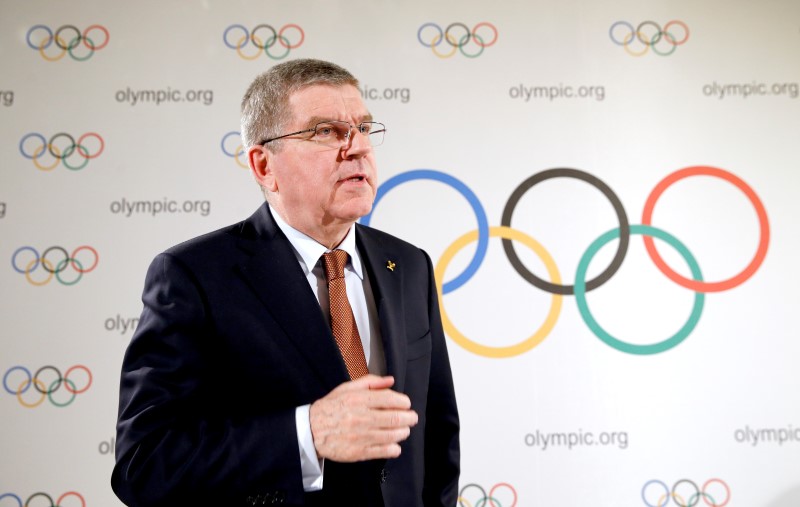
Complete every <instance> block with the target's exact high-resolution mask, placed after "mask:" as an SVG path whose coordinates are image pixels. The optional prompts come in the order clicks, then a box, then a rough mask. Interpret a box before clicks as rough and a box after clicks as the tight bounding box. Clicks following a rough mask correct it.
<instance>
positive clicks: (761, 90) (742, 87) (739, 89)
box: [703, 81, 800, 100]
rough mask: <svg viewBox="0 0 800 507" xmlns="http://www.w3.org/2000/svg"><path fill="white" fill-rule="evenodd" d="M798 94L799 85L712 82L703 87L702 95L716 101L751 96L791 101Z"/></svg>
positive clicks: (799, 90)
mask: <svg viewBox="0 0 800 507" xmlns="http://www.w3.org/2000/svg"><path fill="white" fill-rule="evenodd" d="M798 92H800V84H798V83H773V84H771V85H768V84H766V83H757V82H755V81H753V82H752V83H743V84H719V83H717V82H716V81H714V82H713V83H711V84H707V85H704V86H703V95H705V96H706V97H717V98H718V99H720V100H722V99H727V98H730V97H741V98H743V99H746V98H747V97H751V96H759V97H763V96H767V95H775V96H784V95H785V96H787V97H789V98H791V99H796V98H797V96H798Z"/></svg>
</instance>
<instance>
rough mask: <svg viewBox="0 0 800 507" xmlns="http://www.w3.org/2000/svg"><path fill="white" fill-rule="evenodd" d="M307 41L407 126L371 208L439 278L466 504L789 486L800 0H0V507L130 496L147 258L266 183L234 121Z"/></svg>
mask: <svg viewBox="0 0 800 507" xmlns="http://www.w3.org/2000/svg"><path fill="white" fill-rule="evenodd" d="M262 24H267V25H270V26H271V27H272V28H273V29H274V31H275V32H276V34H275V35H273V32H271V31H270V28H269V27H259V28H257V27H258V26H259V25H262ZM451 25H452V26H451ZM254 29H256V30H255V31H254V32H253V30H254ZM251 33H254V37H253V38H252V39H248V37H249V36H250V34H251ZM254 41H255V42H259V41H261V44H262V45H267V51H266V52H265V51H263V50H259V49H258V48H256V47H254V44H253V42H254ZM237 45H238V46H239V47H238V51H237ZM431 46H432V47H431ZM298 57H316V58H323V59H330V60H332V61H335V62H337V63H339V64H341V65H343V66H345V67H346V68H348V69H349V70H350V71H352V72H353V73H354V74H355V75H356V76H357V77H359V79H360V80H361V82H362V93H363V94H364V96H365V100H366V102H367V104H368V106H369V107H370V109H371V110H372V113H373V115H374V117H375V118H376V119H377V120H378V121H382V122H385V123H386V124H387V126H388V130H389V133H388V135H387V139H386V142H385V143H384V145H383V146H381V147H380V148H378V150H379V151H378V154H377V156H378V161H379V167H380V173H381V180H382V182H383V185H384V186H383V187H382V188H381V193H380V200H379V201H378V202H377V204H376V206H375V207H374V210H373V213H372V215H371V216H370V217H369V218H368V219H367V220H368V221H369V222H370V224H371V225H373V226H375V227H378V228H380V229H383V230H386V231H388V232H390V233H393V234H395V235H397V236H400V237H402V238H404V239H408V240H410V241H412V242H415V243H417V244H419V245H420V246H422V247H424V248H425V249H426V250H427V251H428V252H429V253H430V254H431V256H432V258H433V261H434V263H435V264H437V270H438V271H437V272H438V273H439V275H440V280H439V281H440V282H441V283H443V284H444V287H443V290H442V293H443V294H442V299H441V302H442V308H443V309H444V310H445V312H446V314H447V316H448V318H449V324H448V326H447V334H448V337H449V340H448V346H449V350H450V354H451V361H452V363H453V370H454V375H455V381H456V387H457V393H458V399H459V406H460V411H461V418H462V424H463V433H462V456H463V459H462V465H463V473H462V481H461V486H462V494H461V500H460V504H461V505H462V506H463V507H466V506H469V507H486V506H489V505H493V506H497V507H499V506H502V507H509V506H514V505H517V506H520V507H535V506H544V505H569V506H572V505H576V506H577V505H602V506H626V507H627V506H643V505H651V506H655V505H659V506H663V505H692V506H694V505H717V506H719V505H729V506H747V507H751V506H764V507H779V506H780V507H784V506H796V505H800V473H798V470H800V403H798V395H797V393H798V391H799V390H800V373H799V372H798V368H797V366H796V362H797V360H796V358H797V357H798V355H800V344H798V338H800V336H798V333H797V331H793V329H795V321H794V319H793V317H792V315H796V313H797V310H796V309H797V307H798V304H800V296H798V295H797V293H796V292H794V290H792V289H791V287H792V286H794V284H795V283H797V282H798V281H799V280H800V271H799V270H798V264H797V261H796V256H797V252H798V250H800V235H799V234H798V219H797V217H798V216H800V203H799V202H798V199H797V198H796V195H795V194H796V191H797V189H798V188H800V176H798V174H800V172H799V171H798V169H800V167H798V162H800V156H799V155H798V149H797V138H798V134H800V114H799V113H800V99H798V84H799V83H800V4H798V2H796V1H793V0H767V1H763V2H757V3H756V2H747V1H743V0H733V1H730V0H729V1H722V0H707V1H704V2H693V1H688V0H670V1H656V0H647V1H644V2H643V1H641V0H636V1H633V0H615V1H614V2H602V3H601V2H579V1H577V0H567V1H562V2H541V1H521V0H516V1H504V2H477V1H461V2H437V3H433V2H423V1H420V0H414V1H406V2H390V1H386V0H379V1H365V0H357V1H350V2H344V1H338V0H337V1H334V0H325V1H323V0H313V1H307V2H290V1H288V0H280V1H279V0H269V1H261V2H256V1H248V0H242V1H239V2H222V1H218V0H217V1H215V0H202V1H187V2H157V1H155V0H149V1H143V2H135V3H122V2H101V1H97V0H95V1H84V2H78V3H75V2H71V3H64V2H56V1H53V0H32V1H27V2H19V1H16V0H0V60H2V61H3V63H4V65H3V68H4V70H3V72H2V74H0V160H2V169H0V259H5V260H4V261H3V262H4V263H5V264H4V265H5V267H4V268H2V269H0V298H1V299H0V308H1V310H0V312H2V321H1V323H0V332H1V333H2V335H1V336H2V338H0V374H2V375H3V387H4V389H3V391H0V414H2V421H3V423H2V430H1V431H0V507H11V506H16V505H25V504H27V505H30V506H31V507H38V506H40V505H41V506H44V505H56V504H58V505H61V506H62V507H73V506H79V505H85V506H113V505H120V504H119V502H118V501H117V500H116V498H115V497H114V495H113V493H112V491H111V488H110V486H109V477H110V472H111V467H112V465H113V446H114V440H113V436H114V424H115V420H116V410H117V388H118V377H119V367H120V363H121V359H122V355H123V353H124V350H125V347H126V345H127V343H128V341H129V340H130V337H131V334H132V331H133V328H134V327H135V324H136V321H137V319H138V315H139V312H140V311H141V302H140V300H139V295H140V293H141V288H142V281H143V278H144V273H145V269H146V267H147V265H148V264H149V262H150V260H151V259H152V257H153V256H154V255H155V254H157V253H158V252H160V251H161V250H163V249H164V248H167V247H168V246H171V245H172V244H175V243H177V242H179V241H182V240H184V239H187V238H189V237H192V236H195V235H197V234H200V233H203V232H206V231H209V230H212V229H215V228H218V227H222V226H225V225H227V224H230V223H233V222H235V221H238V220H240V219H242V218H243V217H246V216H248V215H249V214H250V213H251V212H252V211H253V210H254V209H255V208H256V207H257V206H258V205H259V204H260V202H261V199H262V198H261V196H260V194H259V192H258V189H257V187H256V185H255V183H253V182H252V180H251V178H250V177H249V175H248V173H247V171H246V170H245V169H242V168H241V167H240V165H239V163H238V162H237V158H236V157H235V155H237V149H238V144H239V138H238V134H236V133H233V134H230V133H231V132H235V131H237V130H238V124H239V123H238V122H239V109H238V106H239V101H240V99H241V96H242V94H243V93H244V90H245V88H246V87H247V85H248V84H249V82H250V81H251V80H252V79H253V77H255V75H257V74H258V73H260V72H261V71H263V70H265V69H267V68H268V67H269V66H270V65H272V64H274V63H275V62H276V61H278V60H282V59H287V58H298ZM238 160H239V161H242V162H243V159H238ZM687 168H690V169H687ZM552 169H564V170H561V171H554V172H546V173H545V172H544V171H548V170H552ZM682 169H687V171H686V172H684V173H677V175H675V173H676V171H679V170H682ZM535 175H538V176H535ZM671 175H673V176H672V177H674V178H677V179H676V180H675V181H674V182H671V183H669V184H667V185H666V186H664V187H663V189H662V190H663V193H661V194H660V195H657V196H655V195H653V194H652V193H653V192H654V189H656V188H657V185H659V183H660V182H662V181H663V180H665V179H666V178H668V177H670V176H671ZM681 176H683V177H681ZM532 177H534V180H536V181H535V184H532V185H530V186H529V187H520V186H521V185H522V184H523V182H526V181H528V179H529V178H532ZM659 188H661V187H659ZM512 195H513V196H515V199H514V200H515V201H516V207H515V208H513V210H511V209H510V208H509V211H508V212H507V213H506V214H507V215H508V216H510V220H503V215H504V210H506V207H507V203H508V201H509V199H510V197H512ZM614 201H616V202H617V208H616V209H615V207H614V206H613V202H614ZM648 201H649V202H650V204H651V205H653V208H652V209H653V212H652V217H651V219H647V218H646V217H644V211H645V207H646V206H647V205H648ZM759 212H761V215H759ZM620 216H623V217H624V220H627V223H628V224H630V227H629V228H628V227H627V226H623V227H622V232H620V231H619V230H617V231H616V233H615V232H613V230H614V229H616V228H618V227H620ZM624 220H623V222H624ZM648 224H649V226H651V227H653V228H655V229H652V228H648V227H644V225H648ZM503 225H510V227H509V228H501V226H503ZM473 231H475V232H474V233H473V235H472V236H468V237H466V238H463V239H462V240H461V241H460V242H459V238H460V237H462V236H463V235H465V234H468V233H471V232H473ZM609 231H612V232H609ZM661 231H663V232H661ZM607 232H609V234H611V235H612V236H614V235H615V234H616V238H619V236H620V234H621V236H622V237H623V238H625V239H627V240H629V242H628V244H627V248H623V249H622V253H624V254H625V255H624V258H623V257H622V255H621V254H620V255H619V256H618V257H619V259H617V260H621V263H619V262H618V263H617V265H616V269H609V268H608V266H609V265H611V263H612V261H613V259H614V258H615V255H616V253H617V251H618V249H619V244H620V241H619V239H615V238H612V237H609V238H607V239H606V240H600V241H605V243H603V244H602V245H601V244H597V243H595V244H594V245H593V246H592V244H593V242H595V241H596V240H597V239H598V238H600V237H601V235H603V234H604V233H607ZM665 234H668V235H669V236H668V237H667V240H666V241H664V240H662V239H656V245H657V249H658V255H659V256H661V257H663V259H664V263H665V264H664V266H662V269H659V267H658V266H657V264H656V262H654V258H657V257H656V256H655V255H651V254H650V253H648V251H647V249H646V248H645V244H644V241H643V238H645V237H650V236H646V235H660V237H663V236H664V235H665ZM502 238H507V239H513V245H514V251H515V252H516V255H518V256H519V259H520V263H521V267H520V268H519V269H517V268H515V267H514V266H513V265H512V263H511V262H509V257H508V255H507V254H506V252H505V250H504V248H503V239H502ZM673 238H674V239H673ZM676 245H684V247H683V249H682V251H681V252H679V249H681V247H680V246H676ZM582 259H583V262H584V263H585V264H586V265H585V266H584V267H583V268H582V269H583V272H584V273H583V275H582V277H581V279H579V283H578V285H579V287H578V292H579V297H576V296H575V295H572V293H573V292H574V291H572V290H571V289H569V290H566V293H565V294H563V295H554V294H552V293H551V292H549V289H547V288H546V287H545V288H544V289H543V288H539V287H537V286H536V284H533V283H531V282H529V281H527V280H526V276H523V274H521V273H524V274H527V273H530V274H532V275H533V277H536V278H538V279H541V280H543V281H545V282H553V281H555V280H557V278H555V277H558V279H560V280H561V283H560V285H568V286H572V285H573V284H575V280H576V273H577V272H578V271H580V270H579V264H581V260H582ZM689 259H694V261H691V260H689ZM693 263H694V264H696V266H697V269H698V270H699V271H700V272H701V273H702V275H701V277H702V280H703V282H693V281H692V280H690V279H691V278H693V277H694V278H698V279H699V278H701V277H700V276H697V275H692V273H691V271H690V268H689V265H690V264H693ZM748 266H749V268H750V269H749V271H747V269H748ZM662 270H663V271H665V272H672V271H673V270H674V272H675V273H676V275H673V277H672V278H673V279H674V280H673V279H670V278H668V277H667V276H665V274H664V272H662ZM740 273H743V274H741V275H739V274H740ZM598 276H600V277H601V278H602V279H604V280H605V282H604V283H602V284H600V286H599V287H597V288H596V289H594V288H593V287H590V289H592V290H588V291H585V293H584V294H583V295H581V293H582V292H584V291H581V289H580V285H581V284H580V281H581V280H583V281H586V280H592V279H595V278H597V277H598ZM681 276H682V277H688V278H689V279H688V280H681V279H680V278H679V277H681ZM527 278H528V279H530V278H532V277H531V276H527ZM716 282H721V283H716ZM537 284H538V285H539V286H542V285H543V284H541V283H539V282H537ZM562 292H564V290H562ZM583 301H585V305H584V306H583V307H581V306H579V302H583ZM592 319H593V320H592ZM587 322H589V323H587ZM590 323H591V324H590ZM601 337H605V339H601ZM37 372H38V374H37ZM33 378H35V381H34V380H32V379H33ZM50 390H52V392H51V393H50V394H46V393H47V392H48V391H50ZM28 405H33V406H28ZM60 405H64V406H60ZM45 494H46V495H49V496H50V497H51V498H52V502H50V503H48V500H47V496H45ZM3 495H5V496H3Z"/></svg>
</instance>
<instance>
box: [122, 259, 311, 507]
mask: <svg viewBox="0 0 800 507" xmlns="http://www.w3.org/2000/svg"><path fill="white" fill-rule="evenodd" d="M142 301H143V303H144V310H143V313H142V317H141V319H140V322H139V326H138V328H137V330H136V333H135V334H134V337H133V339H132V341H131V344H130V346H129V347H128V350H127V352H126V354H125V358H124V361H123V367H122V376H121V382H120V406H119V419H118V423H117V443H116V458H117V463H116V466H115V468H114V472H113V475H112V486H113V488H114V491H115V492H116V494H117V496H119V497H120V498H121V499H122V500H123V501H124V502H125V503H126V504H127V505H129V506H132V507H138V506H148V507H154V506H162V505H171V506H174V505H190V504H192V503H197V502H198V500H199V503H200V504H202V505H214V504H215V503H214V502H215V501H217V500H216V499H223V500H224V502H225V503H224V505H240V504H241V505H247V504H254V500H257V501H258V502H259V503H260V502H261V501H262V500H265V501H266V502H267V503H270V501H271V500H272V499H276V500H275V501H287V502H288V503H301V502H302V500H301V499H302V495H303V485H302V478H301V473H300V459H299V450H298V444H297V434H296V426H295V411H294V409H293V408H292V409H280V410H272V411H271V410H270V407H269V406H268V400H263V399H262V400H259V399H258V396H254V397H253V399H252V403H253V405H254V407H255V408H248V410H249V412H247V414H246V415H247V417H243V416H242V412H241V411H233V410H229V408H230V407H227V406H226V405H225V403H224V402H223V401H220V400H224V393H219V392H215V387H214V385H215V380H218V378H216V379H215V376H218V375H220V374H221V372H220V371H219V369H218V368H217V367H216V358H215V350H216V349H215V339H216V337H215V336H214V331H213V327H212V326H211V325H210V319H209V312H210V311H211V309H209V308H208V307H207V300H206V297H205V295H204V293H203V291H202V289H201V286H200V284H199V283H198V281H197V279H196V278H195V276H194V274H193V273H191V272H190V271H189V270H188V269H187V268H186V267H185V266H184V265H183V264H182V263H181V262H180V261H179V260H177V259H176V258H174V257H173V256H171V255H170V254H161V255H160V256H159V257H157V258H156V259H155V260H154V261H153V263H152V264H151V266H150V269H149V270H148V273H147V277H146V281H145V289H144V293H143V296H142ZM220 394H222V395H223V396H222V397H221V396H220ZM259 401H260V403H259ZM261 405H263V408H262V407H261ZM219 505H222V504H219Z"/></svg>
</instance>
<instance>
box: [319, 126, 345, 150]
mask: <svg viewBox="0 0 800 507" xmlns="http://www.w3.org/2000/svg"><path fill="white" fill-rule="evenodd" d="M349 135H350V124H349V123H347V122H344V121H326V122H322V123H318V124H317V126H316V127H315V128H314V141H316V142H317V143H319V144H324V145H326V146H334V147H339V146H342V145H344V144H345V143H346V142H347V138H348V136H349Z"/></svg>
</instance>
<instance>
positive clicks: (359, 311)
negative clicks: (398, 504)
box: [270, 207, 386, 491]
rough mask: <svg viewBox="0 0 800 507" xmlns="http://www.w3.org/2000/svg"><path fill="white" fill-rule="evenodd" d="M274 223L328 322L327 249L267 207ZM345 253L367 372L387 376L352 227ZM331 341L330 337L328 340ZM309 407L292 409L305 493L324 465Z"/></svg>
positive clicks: (318, 482) (318, 485) (318, 484)
mask: <svg viewBox="0 0 800 507" xmlns="http://www.w3.org/2000/svg"><path fill="white" fill-rule="evenodd" d="M270 211H271V212H272V216H273V218H274V219H275V223H276V224H278V227H279V228H280V230H281V231H282V232H283V234H284V235H285V236H286V238H287V239H288V240H289V243H291V245H292V250H294V254H295V256H296V257H297V261H298V262H299V263H300V267H301V268H302V269H303V273H305V275H306V279H307V280H308V283H309V285H310V286H311V290H312V291H313V292H314V295H315V296H316V297H317V301H319V304H320V309H321V310H322V313H323V315H324V316H325V320H326V321H327V322H328V323H330V303H329V301H330V300H329V296H328V282H327V278H326V277H325V268H324V267H323V265H322V262H321V259H320V258H321V257H322V255H323V254H325V253H326V252H329V251H330V250H328V248H327V247H325V246H324V245H321V244H319V243H317V242H316V241H315V240H314V239H312V238H311V237H309V236H308V235H306V234H304V233H302V232H300V231H298V230H297V229H295V228H293V227H292V226H290V225H289V224H287V223H286V222H285V221H284V220H283V219H282V218H281V217H280V215H278V213H276V212H275V210H274V209H272V208H271V207H270ZM336 248H337V249H339V250H344V251H345V252H347V253H348V255H349V256H350V259H349V262H348V263H347V265H346V266H345V270H344V280H345V286H346V288H347V299H348V301H349V302H350V306H351V307H352V309H353V316H354V317H355V321H356V327H357V328H358V334H359V335H360V337H361V345H362V346H363V347H364V356H365V357H366V359H367V367H368V368H369V372H370V373H374V374H376V375H385V374H386V356H385V355H384V351H383V342H382V341H381V332H380V323H379V322H378V312H377V309H376V307H375V297H374V296H373V294H372V286H371V285H370V283H369V277H368V276H367V273H366V271H365V270H364V266H363V264H362V263H361V256H360V255H359V254H358V249H357V248H356V234H355V226H353V227H350V230H349V231H347V235H346V236H345V238H344V239H343V240H342V242H341V243H340V244H339V245H338V246H337V247H336ZM331 339H333V338H331ZM310 407H311V406H310V405H303V406H301V407H297V409H295V423H296V425H297V441H298V443H299V446H300V464H301V466H302V471H303V488H304V489H305V491H318V490H320V489H322V479H323V462H322V460H320V459H319V457H318V456H317V452H316V449H315V448H314V439H313V436H312V434H311V422H310V420H309V409H310Z"/></svg>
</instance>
